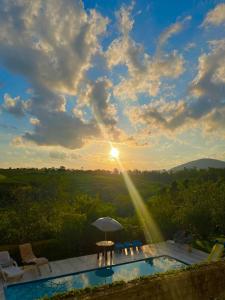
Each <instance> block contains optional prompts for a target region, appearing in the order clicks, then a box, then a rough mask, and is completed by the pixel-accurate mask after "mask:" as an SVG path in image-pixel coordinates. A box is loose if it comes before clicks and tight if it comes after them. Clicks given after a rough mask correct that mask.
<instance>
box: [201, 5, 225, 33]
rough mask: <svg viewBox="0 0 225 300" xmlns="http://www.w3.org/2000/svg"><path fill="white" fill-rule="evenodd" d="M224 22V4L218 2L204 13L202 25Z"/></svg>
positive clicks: (214, 24)
mask: <svg viewBox="0 0 225 300" xmlns="http://www.w3.org/2000/svg"><path fill="white" fill-rule="evenodd" d="M221 24H225V4H224V3H221V4H218V5H217V6H216V7H215V8H214V9H213V10H210V11H209V12H208V14H207V15H206V17H205V19H204V21H203V23H202V26H204V27H209V26H219V25H221Z"/></svg>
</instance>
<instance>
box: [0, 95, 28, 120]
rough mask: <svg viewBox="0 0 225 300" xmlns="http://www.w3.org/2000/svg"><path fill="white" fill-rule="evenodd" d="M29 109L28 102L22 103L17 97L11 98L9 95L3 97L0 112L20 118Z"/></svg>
mask: <svg viewBox="0 0 225 300" xmlns="http://www.w3.org/2000/svg"><path fill="white" fill-rule="evenodd" d="M28 107H29V101H23V100H21V99H20V97H19V96H17V97H15V98H12V97H11V96H10V95H9V94H5V95H4V102H3V105H2V110H3V111H5V112H8V113H11V114H13V115H14V116H16V117H18V118H21V117H24V116H25V114H26V110H27V109H28Z"/></svg>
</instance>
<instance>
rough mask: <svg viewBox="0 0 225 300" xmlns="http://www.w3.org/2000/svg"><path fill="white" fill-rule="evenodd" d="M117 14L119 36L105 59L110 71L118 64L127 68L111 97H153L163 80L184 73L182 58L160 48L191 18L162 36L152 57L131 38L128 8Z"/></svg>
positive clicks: (177, 24)
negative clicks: (141, 94) (124, 75)
mask: <svg viewBox="0 0 225 300" xmlns="http://www.w3.org/2000/svg"><path fill="white" fill-rule="evenodd" d="M118 15H119V16H120V18H119V20H118V23H119V24H120V27H121V28H122V29H121V30H120V32H121V36H120V37H118V38H117V39H115V40H114V41H112V43H111V44H110V46H109V48H108V50H107V52H106V59H107V62H108V67H109V68H110V69H112V68H113V67H114V66H116V65H119V64H122V65H126V66H127V68H128V75H127V76H126V77H124V78H122V80H121V81H120V82H119V83H118V84H117V85H116V86H115V88H114V95H115V96H116V97H118V98H120V99H132V100H137V98H138V95H139V94H140V93H146V94H148V95H150V96H156V95H157V94H158V91H159V88H160V85H161V79H162V78H163V77H168V78H177V77H178V76H180V75H181V74H182V73H183V72H184V59H183V57H182V55H180V54H179V53H178V52H177V51H175V50H174V51H172V52H170V53H164V52H163V51H162V47H163V45H164V44H165V43H166V41H167V40H168V39H169V38H170V37H171V36H172V35H173V34H175V33H177V32H179V31H180V30H181V29H182V28H183V25H184V23H185V22H186V21H187V20H189V19H190V17H186V18H185V19H184V20H183V21H182V22H178V23H175V24H173V25H172V26H170V27H169V28H168V29H167V30H165V31H164V32H163V33H162V35H161V36H160V38H159V43H158V47H157V50H156V55H155V56H153V57H151V56H150V55H149V54H148V53H146V52H145V49H144V47H143V46H142V45H141V44H138V43H136V42H135V41H134V40H133V39H132V38H131V37H130V31H131V29H132V26H133V23H134V21H133V19H132V18H131V9H127V10H126V9H124V7H123V8H122V9H121V11H120V12H119V13H118ZM121 19H122V20H123V22H121ZM124 24H125V25H124ZM124 27H125V29H124Z"/></svg>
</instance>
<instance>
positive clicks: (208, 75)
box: [128, 40, 225, 131]
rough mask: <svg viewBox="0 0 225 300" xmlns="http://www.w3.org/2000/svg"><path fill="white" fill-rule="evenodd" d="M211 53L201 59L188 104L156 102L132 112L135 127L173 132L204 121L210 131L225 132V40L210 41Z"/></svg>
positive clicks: (130, 111)
mask: <svg viewBox="0 0 225 300" xmlns="http://www.w3.org/2000/svg"><path fill="white" fill-rule="evenodd" d="M210 44H211V45H212V49H211V51H210V52H209V53H208V54H206V53H204V54H202V55H201V56H200V57H199V65H198V73H197V76H196V77H195V79H194V80H193V82H192V83H191V85H190V91H189V98H188V99H187V100H185V101H178V102H174V101H173V102H166V101H162V100H161V101H155V102H153V103H150V104H148V105H143V106H135V107H132V108H131V109H130V110H129V113H128V115H129V117H130V120H131V121H132V122H133V123H135V124H138V123H140V124H144V125H148V126H149V130H156V129H161V130H163V131H165V130H170V131H174V130H177V129H181V128H182V127H185V126H186V125H187V124H188V123H189V122H191V124H192V126H194V125H195V124H196V122H197V121H199V120H201V121H203V125H204V126H205V129H207V130H210V131H212V130H216V129H221V128H222V129H223V130H224V129H225V126H224V125H225V122H224V116H225V114H224V113H225V101H224V99H225V98H224V94H225V80H224V78H225V68H224V64H221V62H225V40H219V41H211V43H210Z"/></svg>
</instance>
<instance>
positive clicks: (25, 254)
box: [19, 243, 52, 275]
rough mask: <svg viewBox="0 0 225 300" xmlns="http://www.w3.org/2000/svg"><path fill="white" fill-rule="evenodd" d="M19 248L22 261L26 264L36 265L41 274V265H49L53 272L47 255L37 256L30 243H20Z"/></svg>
mask: <svg viewBox="0 0 225 300" xmlns="http://www.w3.org/2000/svg"><path fill="white" fill-rule="evenodd" d="M19 249H20V255H21V258H22V262H23V263H24V264H25V265H35V266H36V268H37V271H38V273H39V275H41V270H40V266H43V265H48V267H49V270H50V272H52V268H51V266H50V264H49V261H48V259H47V258H45V257H36V256H35V255H34V253H33V250H32V246H31V244H30V243H26V244H23V245H19Z"/></svg>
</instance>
